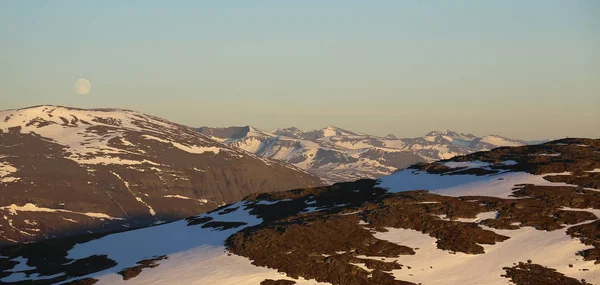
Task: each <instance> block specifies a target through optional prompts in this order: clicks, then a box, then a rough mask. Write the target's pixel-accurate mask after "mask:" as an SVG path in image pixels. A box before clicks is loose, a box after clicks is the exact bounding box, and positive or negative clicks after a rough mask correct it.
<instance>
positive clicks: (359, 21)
mask: <svg viewBox="0 0 600 285" xmlns="http://www.w3.org/2000/svg"><path fill="white" fill-rule="evenodd" d="M598 15H600V1H595V0H590V1H575V0H573V1H554V0H538V1H535V0H532V1H522V0H507V1H461V0H457V1H391V0H390V1H383V0H382V1H352V0H348V1H316V0H307V1H275V0H273V1H241V0H240V1H151V0H144V1H116V0H115V1H75V0H73V1H64V0H55V1H29V0H20V1H8V0H6V1H0V109H13V108H22V107H27V106H32V105H41V104H53V105H63V106H72V107H81V108H100V107H110V108H125V109H132V110H136V111H140V112H143V113H148V114H152V115H156V116H160V117H164V118H167V119H169V120H172V121H175V122H178V123H182V124H186V125H190V126H196V127H200V126H221V127H222V126H230V125H252V126H255V127H258V128H262V129H267V130H269V129H274V128H278V127H288V126H296V127H300V128H304V129H317V128H323V127H325V126H328V125H335V126H339V127H342V128H346V129H349V130H353V131H358V132H364V133H369V134H374V135H386V134H388V133H393V134H395V135H396V136H399V137H415V136H422V135H424V134H425V133H427V132H429V131H431V130H441V129H451V130H455V131H459V132H465V133H473V134H475V135H486V134H499V135H503V136H508V137H515V138H522V139H545V138H560V137H567V136H569V137H593V138H598V137H600V17H598ZM79 78H87V79H88V80H89V81H90V82H91V90H90V92H89V93H87V94H84V95H82V94H79V93H77V92H76V91H75V82H76V80H77V79H79Z"/></svg>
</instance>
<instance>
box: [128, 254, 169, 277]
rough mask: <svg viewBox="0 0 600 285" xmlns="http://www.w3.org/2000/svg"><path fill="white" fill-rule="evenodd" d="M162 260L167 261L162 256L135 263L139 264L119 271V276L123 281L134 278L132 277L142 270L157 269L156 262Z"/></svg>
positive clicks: (164, 256) (165, 257)
mask: <svg viewBox="0 0 600 285" xmlns="http://www.w3.org/2000/svg"><path fill="white" fill-rule="evenodd" d="M163 259H167V256H166V255H163V256H158V257H155V258H151V259H145V260H141V261H138V262H137V263H138V264H139V265H138V266H134V267H129V268H125V269H123V270H121V271H119V275H121V276H123V280H129V279H131V278H134V277H136V276H138V275H140V273H142V270H143V269H144V268H154V267H157V266H158V264H157V263H156V262H157V261H160V260H163Z"/></svg>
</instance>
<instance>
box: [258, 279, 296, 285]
mask: <svg viewBox="0 0 600 285" xmlns="http://www.w3.org/2000/svg"><path fill="white" fill-rule="evenodd" d="M294 284H296V282H295V281H291V280H283V279H282V280H273V279H266V280H264V281H262V282H260V285H294Z"/></svg>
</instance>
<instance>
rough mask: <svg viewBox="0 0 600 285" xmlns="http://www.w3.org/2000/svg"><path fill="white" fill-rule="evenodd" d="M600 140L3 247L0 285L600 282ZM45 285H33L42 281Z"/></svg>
mask: <svg viewBox="0 0 600 285" xmlns="http://www.w3.org/2000/svg"><path fill="white" fill-rule="evenodd" d="M598 191H600V140H592V139H564V140H559V141H552V142H548V143H544V144H541V145H532V146H521V147H503V148H496V149H494V150H492V151H486V152H478V153H474V154H469V155H465V156H458V157H455V158H452V159H448V160H442V161H437V162H432V163H421V164H417V165H414V166H412V167H410V168H407V169H403V170H400V171H397V172H396V173H394V174H391V175H388V176H386V177H383V178H381V179H379V180H372V179H363V180H358V181H355V182H346V183H338V184H335V185H332V186H327V187H319V188H312V189H311V188H306V189H297V190H291V191H285V192H272V193H260V194H258V193H257V194H252V195H250V196H248V197H246V198H245V199H244V200H242V201H241V202H237V203H235V204H230V205H225V206H222V207H220V208H219V209H216V210H214V211H212V212H210V213H207V214H202V215H196V216H193V217H190V218H188V219H185V220H181V221H177V222H173V223H168V224H161V225H157V226H154V227H149V228H144V229H138V230H132V231H127V232H121V233H116V234H95V235H87V236H80V237H71V238H65V239H55V240H48V241H44V242H40V243H34V244H26V245H21V246H12V247H6V248H4V249H0V278H1V279H0V281H1V282H2V283H3V284H57V283H61V282H63V283H62V284H94V283H95V284H186V285H187V284H239V285H245V284H248V285H250V284H261V285H272V284H276V285H281V284H285V285H289V284H311V285H312V284H354V285H363V284H364V285H370V284H378V285H392V284H393V285H408V284H450V285H452V284H461V285H465V284H466V285H470V284H489V285H495V284H516V285H525V284H541V285H543V284H600V195H599V193H600V192H598ZM34 282H35V283H34Z"/></svg>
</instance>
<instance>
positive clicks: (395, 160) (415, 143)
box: [199, 126, 527, 183]
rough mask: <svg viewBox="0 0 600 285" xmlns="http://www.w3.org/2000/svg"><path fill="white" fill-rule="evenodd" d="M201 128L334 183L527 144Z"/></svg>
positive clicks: (452, 135) (332, 130) (446, 135)
mask: <svg viewBox="0 0 600 285" xmlns="http://www.w3.org/2000/svg"><path fill="white" fill-rule="evenodd" d="M199 131H200V132H201V133H203V134H205V135H207V136H209V137H211V138H213V139H215V140H218V141H221V142H224V143H226V144H228V145H231V146H235V147H237V148H241V149H244V150H246V151H249V152H252V153H255V154H257V155H259V156H262V157H268V158H272V159H277V160H281V161H285V162H287V163H290V164H293V165H295V166H297V167H300V168H302V169H305V170H307V171H309V172H311V173H313V174H315V175H317V176H319V177H322V178H323V179H324V180H325V181H327V182H330V183H333V182H342V181H351V180H354V179H360V178H377V177H381V176H384V175H387V174H390V173H392V172H394V171H395V170H397V169H399V168H404V167H406V166H409V165H412V164H414V163H417V162H424V161H435V160H439V159H448V158H451V157H454V156H457V155H464V154H468V153H472V152H475V151H483V150H490V149H492V148H495V147H499V146H518V145H525V144H527V142H525V141H519V140H513V139H507V138H503V137H500V136H491V135H490V136H485V137H483V138H478V137H476V136H474V135H471V134H460V133H456V132H453V131H438V132H430V133H428V134H427V135H425V136H424V137H421V138H405V139H398V138H396V137H395V136H393V135H388V136H386V137H378V136H372V135H366V134H360V133H356V132H352V131H348V130H344V129H340V128H337V127H334V126H328V127H326V128H324V129H322V130H314V131H303V130H300V129H298V128H295V127H291V128H285V129H277V130H274V131H272V132H267V131H263V130H260V129H257V128H254V127H229V128H210V127H202V128H200V129H199Z"/></svg>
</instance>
